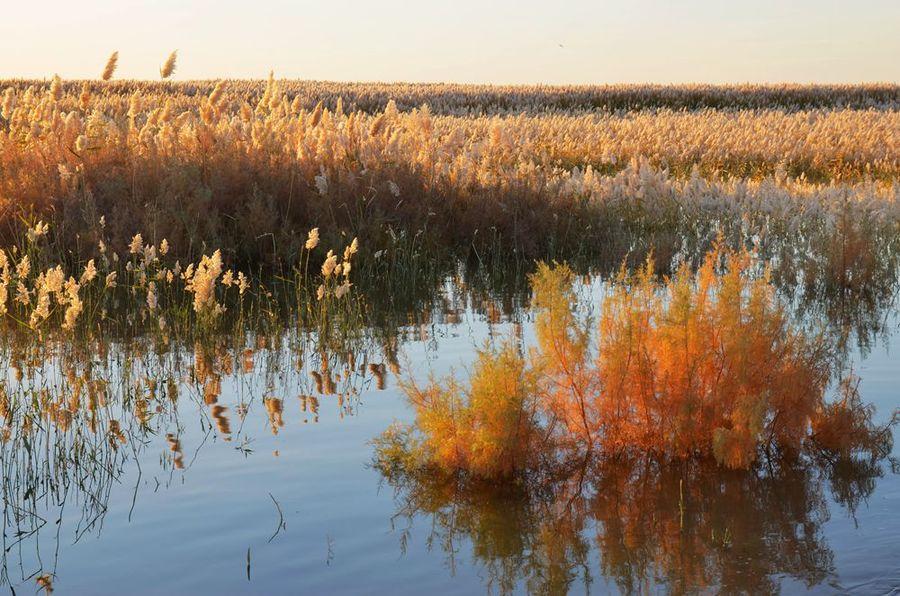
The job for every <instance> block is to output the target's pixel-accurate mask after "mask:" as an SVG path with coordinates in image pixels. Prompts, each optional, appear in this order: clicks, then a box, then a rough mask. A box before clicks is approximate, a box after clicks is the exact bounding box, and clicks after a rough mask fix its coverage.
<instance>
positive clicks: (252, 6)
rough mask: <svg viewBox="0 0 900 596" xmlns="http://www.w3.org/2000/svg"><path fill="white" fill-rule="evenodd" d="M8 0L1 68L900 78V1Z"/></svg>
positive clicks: (2, 74) (201, 74)
mask: <svg viewBox="0 0 900 596" xmlns="http://www.w3.org/2000/svg"><path fill="white" fill-rule="evenodd" d="M0 4H2V5H3V6H2V9H0V78H18V77H27V78H49V77H51V76H53V74H59V75H60V76H61V77H63V78H64V79H75V78H96V77H99V74H100V72H101V71H102V70H103V66H104V64H105V63H106V59H107V57H108V56H109V54H110V53H111V52H112V51H113V50H118V51H119V69H118V70H117V72H116V78H138V79H154V78H158V77H159V74H158V72H159V65H160V64H161V63H162V62H163V61H164V60H165V59H166V56H167V55H168V54H169V53H170V52H171V51H172V50H174V49H177V50H178V55H179V59H178V69H177V71H176V73H175V76H174V77H173V78H174V79H175V80H183V79H215V78H222V77H228V78H264V77H266V76H267V75H268V72H269V70H274V71H275V75H276V77H277V78H301V79H318V80H335V81H422V82H434V81H454V82H463V83H548V84H562V83H601V84H602V83H641V82H653V83H680V82H707V83H729V82H800V83H807V82H820V83H844V82H848V83H849V82H874V81H882V82H900V0H853V1H849V0H754V1H749V0H680V1H674V0H671V1H666V0H615V1H609V0H568V1H567V0H555V1H551V0H541V1H535V0H518V1H512V0H503V1H491V0H445V1H441V2H436V1H425V0H421V1H419V2H404V1H401V0H369V1H355V0H318V1H316V2H309V1H306V0H304V1H297V0H295V1H289V0H243V1H234V0H117V1H108V0H104V1H101V0H80V1H78V2H74V1H71V0H68V1H61V0H33V1H31V2H26V1H22V0H0Z"/></svg>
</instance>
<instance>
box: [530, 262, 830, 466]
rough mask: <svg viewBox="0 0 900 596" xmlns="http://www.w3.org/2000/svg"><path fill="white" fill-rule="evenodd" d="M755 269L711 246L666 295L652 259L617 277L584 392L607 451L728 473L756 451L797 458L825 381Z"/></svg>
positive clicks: (816, 349)
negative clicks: (690, 462) (708, 464)
mask: <svg viewBox="0 0 900 596" xmlns="http://www.w3.org/2000/svg"><path fill="white" fill-rule="evenodd" d="M720 261H724V264H725V268H724V272H723V273H722V274H717V272H716V267H717V265H718V264H719V263H720ZM750 264H751V259H750V256H749V254H747V253H746V252H744V253H727V254H725V253H723V252H722V251H721V250H720V249H718V248H717V249H715V250H713V251H712V252H711V253H710V254H709V255H707V257H706V258H705V260H704V262H703V264H702V266H701V267H700V269H699V271H697V272H696V273H692V272H691V271H690V270H689V269H688V267H687V266H686V265H683V266H682V267H681V268H680V269H679V270H678V272H677V273H676V274H675V276H674V277H673V278H671V279H666V280H665V283H664V286H665V287H664V291H662V292H660V291H659V288H658V285H657V284H656V282H655V281H654V279H653V277H652V270H653V269H652V263H649V262H648V264H647V266H646V267H645V268H644V269H643V270H641V271H640V272H638V273H637V275H635V276H628V275H627V274H626V273H625V272H624V270H623V271H622V272H621V273H620V274H619V277H618V279H617V280H616V283H615V284H613V287H612V289H611V291H610V294H609V295H608V296H607V297H606V299H605V300H604V302H603V307H602V312H601V316H600V325H599V339H598V343H599V345H598V356H597V358H596V371H597V375H598V377H599V391H596V392H594V393H593V395H592V396H591V399H592V401H593V404H592V406H593V410H594V411H595V412H596V415H597V420H596V425H597V426H598V427H599V428H602V429H603V434H602V436H600V437H599V441H600V444H601V445H602V447H603V449H604V450H606V451H616V450H620V449H624V448H631V447H636V448H639V449H641V450H644V451H654V452H661V453H664V454H670V455H675V456H679V457H683V456H688V455H691V454H706V453H709V452H710V451H712V453H713V454H714V455H715V457H716V459H717V460H718V461H719V462H720V463H722V464H725V465H727V466H729V467H735V468H741V467H746V466H747V465H749V464H750V463H751V462H752V461H753V460H754V459H755V457H756V454H757V450H758V448H759V447H760V446H763V447H765V448H766V449H769V448H771V447H772V446H773V445H777V446H778V447H779V448H781V449H788V450H791V451H797V450H799V448H800V447H801V443H802V441H803V439H804V438H805V437H806V436H807V434H808V431H809V423H810V419H811V418H812V416H813V415H814V414H815V412H816V409H817V408H818V407H819V404H820V403H821V399H822V395H823V393H824V389H825V385H826V383H827V381H828V366H827V364H828V363H827V357H826V356H827V355H826V351H825V350H824V348H823V346H822V345H821V343H820V342H818V341H817V340H810V339H808V338H807V337H806V336H805V335H804V334H803V333H801V332H799V331H797V330H795V329H793V328H792V327H791V326H790V325H789V324H788V322H787V320H786V318H785V315H784V312H783V310H782V308H781V307H780V306H779V305H778V303H777V302H776V301H775V300H774V297H773V295H772V288H771V286H770V284H769V283H768V274H767V273H766V274H765V275H763V276H760V277H751V275H750V274H749V271H748V270H749V267H750ZM542 348H543V346H542ZM543 349H544V351H546V348H543Z"/></svg>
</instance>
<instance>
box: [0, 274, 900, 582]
mask: <svg viewBox="0 0 900 596" xmlns="http://www.w3.org/2000/svg"><path fill="white" fill-rule="evenodd" d="M601 286H602V284H598V283H596V282H594V283H593V284H592V285H591V286H590V287H589V288H588V289H586V290H585V291H588V292H596V293H597V294H598V295H599V294H600V293H602V287H601ZM435 304H440V305H442V306H441V307H440V308H436V309H435V310H433V311H431V312H425V313H417V314H415V316H410V317H409V319H410V320H411V321H413V322H412V323H411V324H409V325H403V326H400V327H399V328H398V329H395V330H391V332H390V333H385V332H382V331H378V330H371V331H369V332H367V333H364V334H363V335H362V336H361V337H360V338H358V339H357V340H355V342H354V343H353V349H352V352H353V353H352V356H351V355H349V354H347V353H346V352H344V353H340V354H337V353H333V354H328V355H327V356H326V357H325V359H326V360H327V361H328V362H329V365H328V366H327V367H325V368H327V372H324V371H323V366H322V362H321V361H322V355H321V354H320V353H319V352H318V351H317V350H316V349H315V348H314V340H313V339H312V338H305V339H304V336H302V335H300V334H296V333H287V334H285V335H284V336H282V337H281V338H280V339H281V341H282V343H281V344H280V345H278V344H276V342H274V341H273V340H272V339H271V338H269V339H267V340H266V341H263V340H261V339H254V340H252V341H251V342H249V343H248V344H247V345H245V346H242V347H238V348H235V347H234V346H230V347H229V346H222V347H221V349H220V350H218V351H216V350H213V351H212V352H211V353H210V351H205V350H204V349H201V348H197V349H196V350H194V349H191V347H190V346H187V347H185V346H182V347H180V348H176V349H172V348H170V349H168V350H158V349H155V348H154V346H153V345H152V344H150V343H148V344H147V345H146V346H144V347H143V348H141V349H138V348H135V347H134V346H131V347H129V349H128V350H123V348H121V346H117V345H115V344H113V345H110V346H107V347H106V348H104V349H102V350H97V351H96V353H94V354H91V355H89V356H88V357H86V358H85V357H84V356H83V355H82V356H78V357H75V356H71V357H70V356H67V355H66V354H65V353H64V350H57V351H55V352H54V354H55V356H56V359H55V360H52V361H48V362H43V361H36V362H32V363H31V365H30V366H28V365H27V363H26V365H24V366H23V365H21V364H19V365H18V367H19V370H23V369H24V380H23V381H16V380H15V375H16V368H14V367H13V366H12V365H13V364H14V363H15V362H16V361H17V360H26V361H27V355H24V356H23V355H22V354H18V355H17V354H15V353H14V350H9V351H7V353H5V355H4V357H3V358H4V362H3V364H4V366H5V370H7V374H8V384H9V385H10V387H13V386H22V385H25V386H28V387H30V389H29V390H28V391H30V392H31V393H28V395H30V396H32V398H33V399H36V400H38V401H40V400H45V401H47V402H48V405H46V407H42V410H43V411H45V412H50V414H48V415H47V416H45V417H44V418H43V419H39V420H33V421H32V422H30V423H25V424H27V425H28V426H29V428H28V430H27V432H28V433H29V434H28V438H27V439H23V440H19V441H16V440H14V439H15V437H16V435H13V437H12V438H10V437H7V440H6V441H5V442H4V443H3V466H4V468H3V476H4V513H5V516H4V517H5V519H4V550H5V554H4V557H5V558H4V561H3V563H4V567H3V569H4V576H3V583H5V584H7V585H8V586H11V587H12V588H13V589H14V590H15V592H16V593H32V592H33V591H35V590H37V589H38V579H39V578H41V581H48V582H50V583H52V586H53V588H54V589H55V591H56V592H57V593H60V594H88V593H90V594H120V593H122V592H123V591H127V592H129V593H134V594H164V593H217V594H221V593H229V594H231V593H237V594H241V593H246V594H270V593H328V594H339V593H346V594H381V593H391V594H398V593H399V594H407V593H408V594H421V593H429V592H430V593H440V594H444V593H448V594H454V593H458V594H471V593H481V592H504V591H513V592H526V591H538V592H544V591H549V592H552V591H559V590H561V589H565V588H568V590H569V591H571V592H573V593H582V592H591V593H598V594H605V593H619V592H625V593H628V592H636V593H659V592H663V593H665V592H697V591H699V592H716V591H718V590H720V589H721V590H723V591H735V590H739V589H743V590H746V591H749V592H753V593H758V592H777V591H780V592H782V593H806V592H811V593H818V594H832V593H846V592H853V593H861V594H885V593H894V592H896V591H898V590H900V515H898V512H900V475H898V474H897V473H895V472H894V471H892V470H891V464H890V462H889V461H883V462H879V463H878V464H877V465H876V468H877V469H875V470H868V471H866V472H865V473H860V474H857V472H856V471H849V472H847V474H845V477H839V476H840V475H837V477H836V476H835V475H832V476H829V475H827V474H824V473H823V472H822V471H821V470H819V469H804V468H800V469H784V470H776V471H768V472H760V473H754V474H752V475H749V474H747V473H731V472H728V473H726V472H723V473H722V474H721V475H715V474H712V475H710V474H705V475H697V474H690V473H684V474H679V473H677V472H673V471H671V470H660V469H650V470H643V471H641V470H637V471H635V469H630V470H627V471H625V472H622V473H621V476H617V475H616V474H617V472H616V471H614V470H613V471H610V478H609V479H604V480H603V481H601V482H598V483H597V485H596V487H595V490H594V493H595V494H592V495H591V497H590V499H589V500H588V501H586V502H585V503H583V504H582V505H579V507H578V508H577V509H578V511H577V514H573V516H572V517H569V518H566V519H567V520H569V522H570V523H567V524H564V525H565V527H564V528H562V527H559V526H555V525H550V526H547V525H545V524H543V521H544V518H543V514H542V513H541V505H540V503H538V502H537V501H539V499H534V498H533V497H531V496H529V495H521V494H518V493H515V494H502V495H497V494H489V495H460V494H456V493H453V492H452V491H449V492H446V491H445V492H442V490H441V487H408V486H391V485H390V484H389V483H387V482H386V481H385V480H384V479H383V478H382V477H381V474H380V473H379V472H378V471H377V470H376V469H375V468H373V467H372V466H371V461H372V456H373V447H372V445H371V443H370V442H371V441H372V439H373V438H375V437H377V436H378V435H379V434H380V433H381V432H382V431H384V430H385V429H386V428H387V427H388V426H389V425H390V424H391V423H392V422H393V421H395V420H399V421H404V422H409V421H411V420H412V418H413V412H412V409H411V408H410V407H409V405H408V404H407V403H406V400H405V397H404V395H403V393H402V391H401V390H400V389H399V387H398V376H397V374H396V372H395V371H399V373H400V376H401V377H402V376H405V375H411V376H412V377H413V378H415V379H418V380H420V381H421V380H425V379H427V377H428V375H429V374H432V373H433V374H436V375H444V374H447V373H449V372H450V371H451V370H455V371H456V374H458V375H460V376H462V377H464V376H465V371H466V366H467V365H469V364H471V363H472V362H473V359H474V355H475V350H476V348H479V347H481V346H483V345H484V343H485V341H490V340H491V339H502V338H505V337H509V336H510V335H513V336H518V337H520V338H521V339H522V341H524V342H525V343H526V344H527V343H529V342H531V341H532V327H531V315H530V313H529V311H528V310H527V309H526V310H523V309H517V308H512V307H510V304H509V302H507V304H506V306H505V307H504V304H503V301H498V302H492V301H489V300H480V299H478V300H476V299H473V298H471V297H470V296H468V295H466V294H465V293H464V292H462V293H460V292H458V291H457V290H452V291H451V290H450V288H449V286H448V290H447V295H446V296H443V297H438V299H436V300H435ZM871 319H872V320H876V321H879V322H880V323H879V326H880V327H881V329H880V330H879V331H880V333H877V334H875V335H873V336H872V337H870V338H868V339H867V341H866V342H865V343H866V344H868V345H867V346H866V347H865V348H864V349H861V348H860V347H859V345H858V344H859V342H858V341H857V338H856V337H855V335H854V334H853V333H851V334H850V340H849V341H848V350H847V354H846V359H845V366H846V368H847V370H849V369H850V368H851V367H852V371H853V373H854V374H856V375H858V376H859V377H860V378H861V385H860V392H861V394H862V396H863V399H864V400H866V401H868V402H870V403H872V404H874V405H875V406H876V408H877V412H878V413H877V418H878V420H880V421H884V420H886V419H888V418H889V416H890V414H891V411H892V410H893V409H894V408H897V407H898V406H900V359H898V358H897V355H896V354H895V349H896V345H895V344H896V342H897V339H898V335H900V327H898V325H900V321H898V317H897V308H896V304H895V305H893V306H891V307H890V308H888V309H884V310H882V311H881V312H878V313H875V314H874V315H873V316H872V317H871ZM837 326H838V327H839V326H840V325H837ZM892 344H893V345H892ZM304 346H305V349H302V350H301V349H300V348H301V347H304ZM73 363H75V364H73ZM312 373H316V374H317V375H319V378H316V375H314V374H312ZM90 379H93V381H91V380H90ZM97 379H101V381H99V382H101V383H102V388H101V389H103V390H105V392H106V395H107V396H109V397H107V398H106V400H105V403H102V402H103V401H104V400H103V399H101V400H100V402H101V403H99V404H95V407H94V408H93V409H91V408H87V407H85V408H83V410H85V413H84V414H83V415H78V416H75V417H74V419H72V418H71V417H68V416H67V415H65V413H61V412H60V408H59V407H55V406H53V405H52V403H49V402H52V401H53V400H54V399H55V398H54V396H55V395H64V396H66V397H65V399H66V400H70V399H72V396H73V395H75V394H78V398H77V399H80V400H82V403H88V402H89V401H90V399H91V397H90V395H91V394H92V391H93V390H96V389H98V387H99V386H98V385H97V383H98V381H97ZM91 383H94V385H91ZM11 393H12V390H11ZM97 393H103V391H102V390H100V391H97ZM20 395H22V394H20ZM51 419H52V420H51ZM111 421H115V422H111ZM21 424H23V423H22V422H21V421H20V422H19V423H18V426H15V425H14V428H12V429H11V430H12V432H14V433H16V432H22V431H21ZM76 444H77V445H80V447H77V448H76V447H74V445H76ZM893 455H894V456H900V449H898V447H895V448H894V452H893ZM847 476H849V477H850V478H849V479H848V478H847ZM842 480H843V481H842ZM418 489H421V491H420V492H416V491H417V490H418Z"/></svg>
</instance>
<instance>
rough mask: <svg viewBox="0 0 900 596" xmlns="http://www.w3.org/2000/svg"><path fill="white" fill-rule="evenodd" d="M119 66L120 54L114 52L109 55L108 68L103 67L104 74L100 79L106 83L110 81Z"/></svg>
mask: <svg viewBox="0 0 900 596" xmlns="http://www.w3.org/2000/svg"><path fill="white" fill-rule="evenodd" d="M118 64H119V52H118V51H116V52H113V53H112V54H110V55H109V60H107V61H106V66H104V67H103V74H101V75H100V78H101V79H103V80H104V81H108V80H110V79H111V78H112V77H113V73H115V72H116V66H118Z"/></svg>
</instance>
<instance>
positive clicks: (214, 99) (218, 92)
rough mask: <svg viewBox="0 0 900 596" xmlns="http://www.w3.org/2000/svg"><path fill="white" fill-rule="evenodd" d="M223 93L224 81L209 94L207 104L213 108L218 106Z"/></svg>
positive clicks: (217, 84)
mask: <svg viewBox="0 0 900 596" xmlns="http://www.w3.org/2000/svg"><path fill="white" fill-rule="evenodd" d="M224 93H225V83H224V81H219V82H218V83H216V86H215V87H214V88H213V90H212V93H210V94H209V103H210V104H211V105H214V106H216V105H219V102H220V101H222V95H223V94H224Z"/></svg>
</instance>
